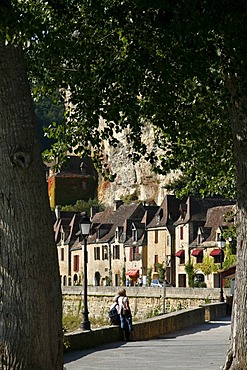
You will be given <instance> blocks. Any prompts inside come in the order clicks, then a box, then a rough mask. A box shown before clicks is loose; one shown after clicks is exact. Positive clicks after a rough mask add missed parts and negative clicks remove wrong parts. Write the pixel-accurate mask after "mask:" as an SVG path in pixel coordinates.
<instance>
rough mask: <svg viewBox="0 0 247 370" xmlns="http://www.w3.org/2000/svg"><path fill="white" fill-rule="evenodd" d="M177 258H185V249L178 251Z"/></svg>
mask: <svg viewBox="0 0 247 370" xmlns="http://www.w3.org/2000/svg"><path fill="white" fill-rule="evenodd" d="M175 256H176V257H183V256H184V249H180V251H178V252H177V253H176V254H175Z"/></svg>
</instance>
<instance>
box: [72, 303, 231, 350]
mask: <svg viewBox="0 0 247 370" xmlns="http://www.w3.org/2000/svg"><path fill="white" fill-rule="evenodd" d="M224 316H226V304H225V303H212V304H209V305H205V306H203V307H198V308H191V309H187V310H181V311H178V312H173V313H169V314H166V315H160V316H157V317H153V318H150V319H147V320H145V321H141V322H138V323H134V324H133V329H134V331H133V333H132V335H133V340H145V339H150V338H154V337H157V336H159V335H164V334H167V333H171V332H175V331H178V330H182V329H186V328H190V327H193V326H194V325H197V324H202V323H204V322H205V321H208V320H215V319H217V318H222V317H224ZM65 338H66V341H67V343H68V344H69V346H68V347H67V348H66V349H65V350H67V351H76V350H82V349H85V348H92V347H95V346H97V345H100V344H106V343H112V342H117V341H119V340H121V338H122V334H121V330H120V328H119V327H118V326H107V327H101V328H98V329H94V330H87V331H81V330H78V331H77V332H74V333H70V334H65Z"/></svg>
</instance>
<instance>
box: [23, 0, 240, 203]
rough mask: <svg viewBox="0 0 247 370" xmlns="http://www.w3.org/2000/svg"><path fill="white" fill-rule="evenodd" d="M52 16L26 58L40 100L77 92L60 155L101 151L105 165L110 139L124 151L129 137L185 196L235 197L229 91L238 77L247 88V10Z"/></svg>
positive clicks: (207, 7) (53, 6)
mask: <svg viewBox="0 0 247 370" xmlns="http://www.w3.org/2000/svg"><path fill="white" fill-rule="evenodd" d="M27 6H28V5H27ZM27 6H26V7H27ZM46 8H47V9H46V11H44V12H43V13H44V15H43V17H44V18H45V19H42V21H43V22H41V24H39V26H37V28H38V29H39V31H36V37H34V36H33V38H31V40H32V42H31V44H30V45H29V44H28V48H27V49H26V52H27V53H26V54H27V58H28V61H29V71H30V78H31V79H32V80H33V81H35V82H36V83H37V84H38V86H39V87H40V88H39V91H38V89H37V91H36V92H39V93H42V92H46V93H50V92H51V91H53V90H54V89H56V88H57V87H58V86H59V87H60V88H64V89H66V90H67V91H68V90H69V92H70V94H69V96H67V98H68V103H69V104H70V105H69V109H68V110H67V114H66V118H67V123H64V124H58V125H57V126H52V127H51V128H50V134H51V136H52V137H53V138H55V139H56V140H57V143H56V144H55V145H54V148H53V149H54V150H53V155H54V156H58V157H59V156H62V155H64V153H65V152H66V150H69V151H72V150H73V148H75V147H76V148H77V149H76V153H79V154H83V153H84V152H85V151H87V150H89V148H90V146H92V148H93V151H94V159H95V161H96V162H97V163H98V165H101V163H102V162H103V158H102V152H101V149H102V145H103V140H104V139H107V140H108V141H109V142H110V143H111V144H112V145H117V140H116V138H114V131H116V132H118V131H119V130H123V129H125V130H126V135H127V137H128V139H129V141H130V142H131V144H132V145H133V150H132V157H133V159H134V160H138V158H140V156H141V155H143V156H145V157H146V158H147V160H149V161H150V162H151V163H152V164H153V168H154V170H155V171H157V172H159V173H163V174H164V173H167V172H169V171H170V170H171V169H179V170H181V171H182V172H183V174H184V176H185V178H186V187H185V191H186V192H187V191H189V190H191V189H196V190H197V191H199V192H201V194H203V195H204V194H222V195H227V196H229V195H232V196H234V192H235V167H234V159H233V148H232V145H233V144H232V133H231V127H230V122H229V107H230V105H231V98H232V96H231V93H230V91H229V86H228V85H229V83H230V81H229V76H234V77H235V79H236V82H237V84H238V83H239V82H241V89H243V88H245V87H244V86H243V77H244V75H243V73H245V71H244V65H245V58H246V57H245V55H244V53H243V45H244V37H245V33H246V30H245V27H246V26H245V24H246V22H245V17H246V11H245V10H246V9H245V4H244V3H243V2H237V3H235V4H232V2H231V1H217V2H216V1H211V2H210V3H208V2H202V1H165V2H157V1H151V2H145V1H144V2H141V1H136V2H134V3H133V2H132V1H122V2H118V1H108V0H105V1H101V2H100V3H99V2H95V1H89V2H88V1H80V2H79V3H78V2H76V1H72V2H68V1H59V2H53V1H50V2H47V5H46ZM34 10H35V8H34ZM33 12H34V11H33ZM28 14H29V13H28ZM35 19H36V18H35ZM34 24H35V23H34ZM34 61H35V63H34ZM71 106H73V107H75V109H72V110H71ZM99 117H103V119H104V120H105V127H104V129H102V128H101V129H100V130H99ZM146 124H152V125H153V127H154V130H155V144H154V147H153V148H152V151H151V152H148V151H147V147H146V146H145V144H144V143H143V142H142V140H141V137H142V136H141V133H142V130H143V126H144V125H146ZM157 148H160V149H162V150H163V151H164V152H163V155H160V154H159V156H157V155H156V154H157ZM209 164H210V166H209ZM105 171H107V170H105Z"/></svg>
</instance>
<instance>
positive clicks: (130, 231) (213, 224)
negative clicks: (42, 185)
mask: <svg viewBox="0 0 247 370" xmlns="http://www.w3.org/2000/svg"><path fill="white" fill-rule="evenodd" d="M225 203H228V205H225ZM234 204H235V202H234V201H231V200H230V201H229V200H225V199H224V200H222V199H220V198H219V199H218V198H205V199H200V198H197V197H188V198H187V199H186V200H185V202H183V201H181V200H179V199H177V198H176V197H175V196H173V195H167V196H166V197H165V198H164V200H163V202H162V204H161V206H160V207H158V206H147V205H144V204H142V203H138V204H123V203H122V202H121V201H117V202H116V206H115V208H107V209H105V210H104V211H103V212H96V213H95V214H92V215H91V222H92V226H91V232H90V235H89V236H88V238H87V260H88V264H87V280H88V284H89V285H96V286H103V285H113V286H119V285H125V284H126V285H137V284H138V283H139V278H141V279H142V282H143V285H144V286H145V285H148V284H147V283H148V281H147V280H148V279H147V277H150V278H151V279H156V278H159V271H158V268H157V264H161V265H163V267H164V268H165V269H166V276H165V277H166V280H167V281H168V282H169V283H171V285H172V286H175V287H188V286H189V281H188V274H187V273H186V271H185V266H186V264H187V263H188V262H191V263H193V265H194V266H196V281H198V282H202V283H205V284H206V285H207V286H208V287H213V288H218V287H219V285H220V280H219V274H218V273H217V271H216V270H217V269H219V266H220V265H219V264H220V263H222V262H223V260H224V256H225V253H226V251H225V250H222V248H220V247H219V245H220V244H219V241H220V239H221V238H222V235H223V234H224V231H225V230H226V229H227V228H228V227H229V226H230V225H232V224H233V220H232V219H231V220H230V219H227V218H226V215H228V214H230V212H232V207H233V205H234ZM55 215H56V216H55ZM80 218H81V214H80V213H79V212H61V211H60V210H59V207H57V208H56V210H55V212H54V234H55V241H56V244H57V251H58V260H59V267H60V275H61V284H62V285H63V286H68V285H78V284H81V285H82V283H83V279H84V271H83V269H84V252H83V248H84V247H83V243H84V242H83V240H82V237H81V235H80V231H79V222H80ZM226 242H228V241H227V240H226ZM207 258H208V261H209V262H210V264H211V265H215V266H216V269H215V270H212V271H210V273H208V271H206V269H205V264H206V262H205V261H206V259H207ZM150 272H151V276H150V275H149V273H150Z"/></svg>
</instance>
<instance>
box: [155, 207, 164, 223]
mask: <svg viewBox="0 0 247 370" xmlns="http://www.w3.org/2000/svg"><path fill="white" fill-rule="evenodd" d="M156 217H157V223H158V222H160V221H161V219H162V217H163V209H161V210H160V211H159V213H158V214H157V216H156Z"/></svg>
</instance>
